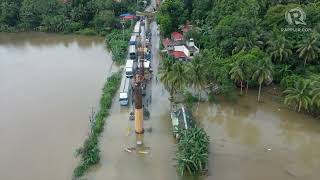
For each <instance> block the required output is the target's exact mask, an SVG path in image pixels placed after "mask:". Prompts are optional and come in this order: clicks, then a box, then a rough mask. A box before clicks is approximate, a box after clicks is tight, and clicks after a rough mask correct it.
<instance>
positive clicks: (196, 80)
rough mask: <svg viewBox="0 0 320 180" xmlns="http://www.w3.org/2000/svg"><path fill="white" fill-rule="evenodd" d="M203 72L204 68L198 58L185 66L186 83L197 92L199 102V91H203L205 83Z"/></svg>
mask: <svg viewBox="0 0 320 180" xmlns="http://www.w3.org/2000/svg"><path fill="white" fill-rule="evenodd" d="M205 72H206V66H205V64H204V62H203V61H202V59H201V58H200V56H196V57H195V58H194V59H193V60H192V61H191V62H190V63H189V64H188V65H187V75H188V80H189V81H188V83H189V84H190V85H191V86H193V87H194V88H195V89H196V90H197V91H198V95H199V101H200V98H201V90H203V89H204V86H205V84H206V82H207V80H206V74H205Z"/></svg>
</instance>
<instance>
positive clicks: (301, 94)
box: [284, 80, 312, 112]
mask: <svg viewBox="0 0 320 180" xmlns="http://www.w3.org/2000/svg"><path fill="white" fill-rule="evenodd" d="M284 93H285V94H287V95H286V97H285V100H284V103H285V104H286V105H294V106H295V109H296V110H298V112H300V111H301V108H304V109H305V110H309V107H310V105H311V103H312V100H311V98H310V82H309V81H306V80H299V81H298V82H296V83H295V84H294V86H293V87H289V88H287V89H286V90H285V91H284Z"/></svg>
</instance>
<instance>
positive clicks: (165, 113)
mask: <svg viewBox="0 0 320 180" xmlns="http://www.w3.org/2000/svg"><path fill="white" fill-rule="evenodd" d="M151 27H152V33H153V36H152V37H153V39H152V44H153V47H152V52H158V49H159V46H158V44H159V37H158V36H157V26H156V24H154V23H153V24H152V25H151ZM160 61H161V60H160V57H159V55H158V53H154V57H153V62H152V64H153V68H154V69H155V72H154V73H155V74H156V73H157V72H156V71H157V66H158V64H159V62H160ZM264 96H265V99H266V100H265V102H264V103H257V97H256V92H255V91H252V92H250V93H249V94H248V95H246V96H244V97H241V98H239V100H238V102H237V103H227V102H220V103H218V104H209V103H202V104H200V106H199V107H198V108H197V107H196V106H195V107H194V109H193V111H194V116H195V119H196V121H197V122H199V124H200V126H202V127H204V128H205V130H206V131H207V133H208V135H209V136H210V139H211V142H210V152H211V153H210V156H209V174H208V176H206V177H179V175H178V172H177V171H176V168H175V161H174V158H175V151H176V144H175V140H174V138H173V135H172V127H171V120H170V117H169V114H170V103H169V101H168V93H167V92H166V91H165V90H164V87H163V86H162V85H161V83H160V82H157V80H156V79H155V78H153V81H152V103H151V106H150V107H147V108H149V110H150V114H151V119H150V120H146V121H145V128H146V129H149V128H152V131H151V132H146V133H145V134H144V135H142V136H138V135H136V134H135V133H134V125H133V122H132V121H129V113H130V112H132V110H133V109H132V107H130V108H121V107H120V105H119V102H117V101H115V102H114V104H113V107H112V111H111V115H110V117H109V118H108V120H107V126H106V129H105V132H104V133H103V137H102V139H101V149H102V158H101V164H100V165H98V166H96V167H95V168H93V169H92V171H91V172H90V173H89V174H88V175H87V179H94V180H102V179H133V180H149V179H156V180H157V179H159V180H163V179H168V180H180V179H184V180H185V179H186V180H198V179H206V180H211V179H219V180H257V179H259V180H270V179H274V180H290V179H301V180H302V179H303V180H305V179H308V180H316V179H318V177H319V176H320V174H319V169H320V140H319V139H320V134H319V133H320V122H319V120H316V119H314V118H312V117H310V116H307V115H303V114H299V113H296V112H293V111H290V110H288V109H286V108H284V107H283V106H282V105H281V104H279V103H278V102H274V101H273V100H272V97H271V96H269V95H267V94H264ZM141 137H142V138H141ZM140 139H142V140H143V142H144V144H145V146H147V147H148V148H149V149H148V150H147V152H148V154H139V153H138V152H126V151H124V149H125V148H126V147H136V145H135V143H136V141H137V140H140Z"/></svg>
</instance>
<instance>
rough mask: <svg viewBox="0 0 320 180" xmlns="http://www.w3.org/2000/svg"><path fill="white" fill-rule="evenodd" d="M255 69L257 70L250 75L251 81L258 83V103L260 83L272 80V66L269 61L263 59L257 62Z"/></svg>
mask: <svg viewBox="0 0 320 180" xmlns="http://www.w3.org/2000/svg"><path fill="white" fill-rule="evenodd" d="M256 68H257V69H256V70H255V72H254V73H253V75H252V79H253V80H256V81H258V83H259V95H258V102H260V97H261V86H262V83H264V82H267V81H269V80H272V71H273V66H272V63H271V61H270V60H269V59H267V58H265V59H262V60H260V61H259V63H258V65H257V67H256Z"/></svg>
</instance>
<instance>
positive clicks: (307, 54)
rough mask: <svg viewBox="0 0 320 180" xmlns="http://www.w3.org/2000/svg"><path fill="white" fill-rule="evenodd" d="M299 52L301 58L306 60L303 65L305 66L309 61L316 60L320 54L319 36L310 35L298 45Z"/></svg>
mask: <svg viewBox="0 0 320 180" xmlns="http://www.w3.org/2000/svg"><path fill="white" fill-rule="evenodd" d="M298 48H299V49H298V50H297V53H299V58H301V59H303V60H304V64H303V66H304V67H305V66H306V64H307V61H312V60H315V59H316V58H318V57H319V54H320V45H319V37H318V36H316V35H312V36H310V37H309V38H308V39H306V40H304V41H303V42H302V43H301V44H299V45H298Z"/></svg>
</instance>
